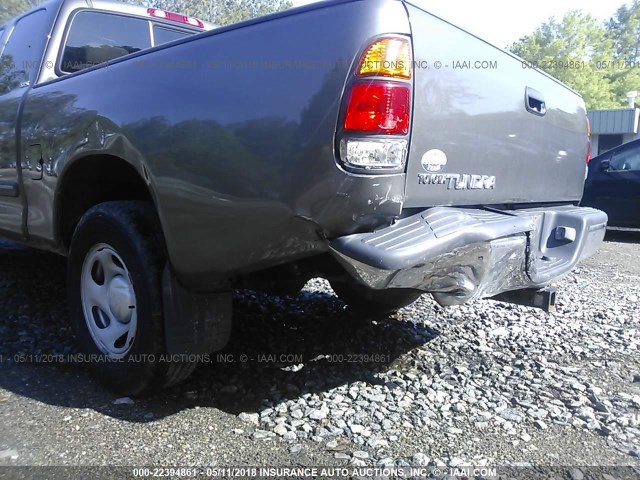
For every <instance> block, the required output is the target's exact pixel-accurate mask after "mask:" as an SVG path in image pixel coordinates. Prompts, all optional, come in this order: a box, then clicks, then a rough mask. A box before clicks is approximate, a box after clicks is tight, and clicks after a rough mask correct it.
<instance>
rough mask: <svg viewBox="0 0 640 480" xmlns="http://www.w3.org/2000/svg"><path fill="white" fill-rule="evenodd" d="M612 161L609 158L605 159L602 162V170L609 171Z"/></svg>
mask: <svg viewBox="0 0 640 480" xmlns="http://www.w3.org/2000/svg"><path fill="white" fill-rule="evenodd" d="M610 163H611V162H610V161H609V160H603V161H602V162H600V171H602V172H608V171H609V164H610Z"/></svg>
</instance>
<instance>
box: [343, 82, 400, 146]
mask: <svg viewBox="0 0 640 480" xmlns="http://www.w3.org/2000/svg"><path fill="white" fill-rule="evenodd" d="M410 108H411V91H410V90H409V87H407V86H404V85H395V84H393V83H369V84H361V85H355V86H354V87H353V88H352V89H351V95H350V97H349V103H348V106H347V114H346V117H345V120H344V129H345V130H355V131H359V132H371V133H384V134H387V135H395V134H400V135H406V134H407V133H409V113H410V111H409V110H410Z"/></svg>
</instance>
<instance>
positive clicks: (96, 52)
mask: <svg viewBox="0 0 640 480" xmlns="http://www.w3.org/2000/svg"><path fill="white" fill-rule="evenodd" d="M146 48H151V36H150V35H149V22H147V21H146V20H144V19H142V18H134V17H127V16H124V15H115V14H110V13H102V12H91V11H82V12H79V13H78V14H76V15H75V17H74V18H73V20H72V23H71V28H70V29H69V33H68V36H67V41H66V44H65V47H64V52H63V55H62V63H61V65H60V70H61V71H62V72H64V73H73V72H78V71H80V70H83V69H85V68H89V67H93V66H94V65H99V64H101V63H104V62H108V61H109V60H113V59H115V58H119V57H122V56H124V55H129V54H130V53H135V52H138V51H140V50H144V49H146Z"/></svg>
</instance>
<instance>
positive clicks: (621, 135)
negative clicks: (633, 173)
mask: <svg viewBox="0 0 640 480" xmlns="http://www.w3.org/2000/svg"><path fill="white" fill-rule="evenodd" d="M637 95H638V92H629V93H628V94H627V100H628V101H629V106H628V107H627V108H618V109H615V110H590V111H588V112H587V116H588V117H589V122H590V123H591V155H592V156H594V157H595V156H596V155H600V154H601V153H604V152H606V151H607V150H611V149H612V148H615V147H617V146H618V145H622V144H623V143H627V142H630V141H631V140H635V139H637V138H640V136H639V135H638V118H639V116H640V109H638V108H636V107H635V101H636V96H637Z"/></svg>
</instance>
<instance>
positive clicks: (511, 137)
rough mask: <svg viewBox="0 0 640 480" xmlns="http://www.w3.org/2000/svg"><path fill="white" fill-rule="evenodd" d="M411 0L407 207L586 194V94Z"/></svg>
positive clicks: (533, 200) (567, 197) (569, 197)
mask: <svg viewBox="0 0 640 480" xmlns="http://www.w3.org/2000/svg"><path fill="white" fill-rule="evenodd" d="M406 6H407V9H408V12H409V18H410V21H411V29H412V37H413V48H414V60H415V68H414V75H415V89H414V92H415V93H414V95H415V98H414V111H413V127H412V133H411V135H412V137H411V147H410V151H409V159H408V166H407V184H406V203H405V206H406V207H427V206H433V205H500V204H506V203H536V202H566V201H577V200H579V199H580V198H581V196H582V191H583V186H584V176H585V156H586V151H587V137H586V119H585V115H586V112H585V106H584V102H583V100H582V98H581V97H580V96H579V95H578V94H576V93H575V92H573V91H572V90H570V89H569V88H568V87H566V86H564V85H562V84H561V83H560V82H558V81H556V80H554V79H553V78H551V77H549V76H547V75H545V74H542V73H540V72H538V71H536V70H533V69H531V68H525V67H526V66H524V65H523V63H522V62H521V61H520V60H519V59H518V58H517V57H514V56H512V55H510V54H509V53H507V52H504V51H502V50H500V49H498V48H496V47H494V46H492V45H490V44H488V43H486V42H484V41H482V40H479V39H478V38H476V37H474V36H473V35H471V34H469V33H467V32H465V31H463V30H461V29H459V28H457V27H455V26H453V25H451V24H449V23H447V22H445V21H443V20H441V19H439V18H438V17H435V16H433V15H431V14H429V13H427V12H426V11H424V10H422V9H420V8H418V7H416V6H414V5H412V4H411V3H410V2H407V3H406ZM527 94H529V95H528V97H529V98H530V100H529V99H528V98H527ZM538 100H542V101H544V104H545V107H546V112H545V113H544V115H540V113H542V112H541V111H536V107H540V105H539V104H538V103H537V101H538ZM527 103H529V107H533V109H531V108H530V109H531V110H533V111H529V110H528V109H527ZM538 110H543V109H542V108H538Z"/></svg>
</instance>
